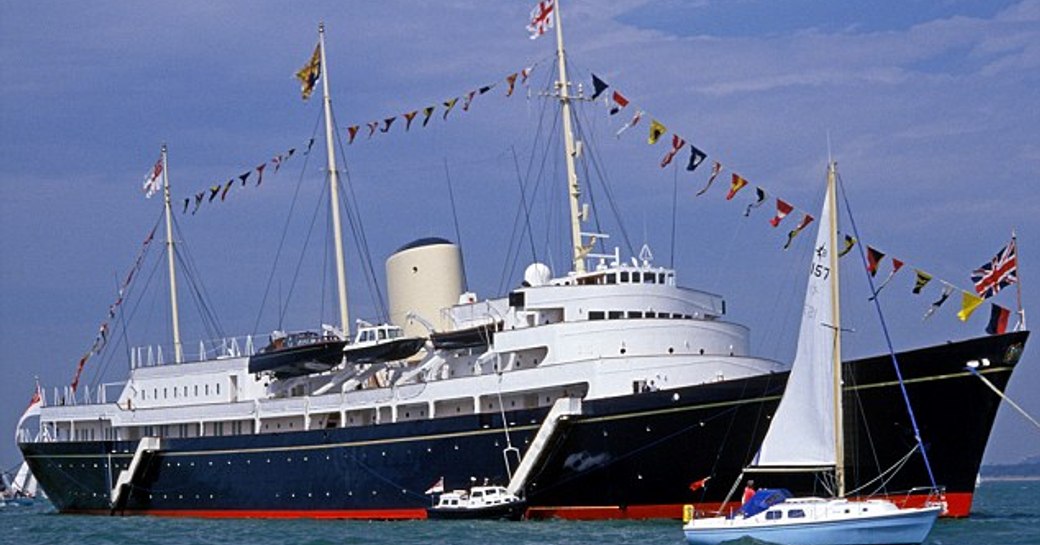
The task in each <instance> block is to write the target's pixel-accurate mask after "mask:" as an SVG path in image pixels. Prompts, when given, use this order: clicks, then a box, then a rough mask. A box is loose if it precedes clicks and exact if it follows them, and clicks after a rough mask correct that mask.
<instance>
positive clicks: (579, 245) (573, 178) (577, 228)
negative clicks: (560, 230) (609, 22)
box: [553, 0, 588, 273]
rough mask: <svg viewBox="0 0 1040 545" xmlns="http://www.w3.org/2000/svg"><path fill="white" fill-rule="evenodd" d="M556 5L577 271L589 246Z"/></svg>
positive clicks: (582, 266) (558, 85) (559, 85)
mask: <svg viewBox="0 0 1040 545" xmlns="http://www.w3.org/2000/svg"><path fill="white" fill-rule="evenodd" d="M555 3H556V7H555V9H553V17H554V18H555V23H556V62H557V64H559V66H560V79H559V80H558V81H557V82H556V88H557V89H558V90H559V93H560V106H561V108H560V115H562V116H563V141H564V152H565V154H566V157H565V159H566V161H567V193H568V196H569V200H570V208H571V249H572V251H573V255H574V264H573V265H574V272H576V273H583V272H585V254H587V253H588V250H586V249H585V245H584V243H583V242H582V240H581V212H580V208H581V203H580V202H579V199H580V198H581V187H580V186H578V171H577V168H576V167H575V165H574V158H575V155H577V151H576V147H575V145H574V133H573V131H572V130H571V98H570V94H569V87H570V82H568V81H567V61H566V59H565V57H564V54H563V25H562V24H561V21H562V19H563V17H562V16H561V15H560V0H556V1H555Z"/></svg>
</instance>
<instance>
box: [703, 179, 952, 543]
mask: <svg viewBox="0 0 1040 545" xmlns="http://www.w3.org/2000/svg"><path fill="white" fill-rule="evenodd" d="M836 178H837V175H836V173H835V165H834V163H831V164H830V165H829V167H828V169H827V196H826V198H825V199H824V201H823V212H822V213H821V214H820V215H821V218H820V223H819V232H818V234H817V237H816V244H815V245H814V246H813V248H815V251H814V252H813V262H812V266H811V267H810V269H809V280H808V285H807V286H806V290H805V309H804V311H803V313H802V321H801V326H800V329H799V335H798V349H797V352H796V354H795V359H794V363H793V364H792V366H791V375H790V378H789V379H788V381H787V388H786V390H785V391H784V394H783V397H782V398H781V400H780V405H779V406H778V407H777V410H776V413H775V414H774V415H773V419H772V421H771V422H770V424H769V429H768V430H767V431H766V436H765V439H763V441H762V446H761V447H759V449H758V454H756V455H755V458H754V461H753V462H752V464H751V465H750V466H749V467H747V468H745V470H744V471H745V472H757V473H791V472H798V473H819V474H821V475H822V476H823V477H824V478H823V479H822V482H824V485H825V486H827V487H828V488H829V489H830V483H831V482H833V485H834V488H833V494H834V497H833V498H829V499H824V498H817V497H801V498H792V497H791V493H790V492H788V491H787V490H785V489H766V490H759V491H757V492H755V493H754V494H753V495H751V496H750V497H748V496H747V495H745V497H744V499H745V501H744V504H743V505H742V506H741V507H740V509H739V510H738V511H737V512H735V513H731V514H730V515H729V516H711V517H706V518H697V517H696V516H695V515H696V513H693V516H690V520H687V521H685V522H686V524H685V525H684V526H683V530H684V532H685V534H686V541H687V542H688V543H689V544H690V545H718V544H719V543H722V542H727V541H730V540H735V539H741V538H743V537H745V536H747V537H751V538H753V539H755V540H761V541H768V542H770V543H777V544H781V545H839V544H840V545H883V544H900V545H903V544H920V543H923V542H924V540H925V539H926V538H927V537H928V534H929V533H930V532H931V531H932V527H933V526H934V525H935V520H936V519H937V518H938V517H939V513H940V512H941V511H943V510H944V506H943V505H942V504H941V503H940V502H938V501H932V500H933V499H934V498H933V497H932V496H931V495H929V501H927V502H926V504H925V506H924V507H899V506H897V505H896V504H895V503H893V502H891V501H888V500H880V499H862V500H849V499H848V498H846V497H845V496H846V490H845V472H844V466H845V454H844V442H845V434H844V427H843V421H844V419H843V415H844V411H843V409H842V404H843V400H844V397H845V394H844V392H843V387H842V365H841V332H842V329H841V309H840V304H839V297H840V295H839V294H840V290H839V277H840V275H839V274H838V252H837V241H838V234H837V228H838V227H837V226H838V218H837V189H836V184H837V182H836ZM893 363H896V360H895V356H893ZM897 377H898V379H899V382H900V384H901V383H902V377H901V375H898V373H897ZM903 395H904V398H905V396H906V394H905V392H904V394H903ZM906 408H907V413H909V415H910V421H911V422H912V424H913V428H914V436H915V437H916V438H917V441H918V449H920V450H921V455H922V456H924V457H925V458H924V460H925V465H926V466H927V465H928V458H927V454H926V453H925V452H924V449H923V448H922V446H921V444H920V443H921V441H922V439H921V437H920V433H919V432H918V431H917V430H918V428H917V422H916V420H915V419H914V416H913V409H912V407H911V406H910V402H909V400H907V401H906ZM928 467H929V475H931V469H930V466H928ZM831 474H833V481H828V480H827V479H826V477H829V476H830V475H831ZM742 477H743V473H742V474H741V476H740V477H738V483H739V480H740V479H741V478H742ZM736 484H737V483H734V489H735V488H736ZM748 484H749V486H750V484H751V483H750V482H749V483H748ZM931 490H932V492H933V493H938V492H940V490H941V489H939V488H938V487H937V485H936V484H935V480H934V478H933V479H932V482H931ZM747 493H748V494H750V493H751V490H750V489H749V490H748V491H747ZM939 499H941V497H940V498H939ZM727 500H728V498H727ZM686 512H687V513H689V512H690V510H687V511H686ZM684 518H685V517H684Z"/></svg>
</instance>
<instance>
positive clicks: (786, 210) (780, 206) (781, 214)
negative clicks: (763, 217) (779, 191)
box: [769, 199, 794, 227]
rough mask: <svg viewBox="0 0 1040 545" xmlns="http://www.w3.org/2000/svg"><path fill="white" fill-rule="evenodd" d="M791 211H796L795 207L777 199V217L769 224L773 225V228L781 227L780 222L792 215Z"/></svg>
mask: <svg viewBox="0 0 1040 545" xmlns="http://www.w3.org/2000/svg"><path fill="white" fill-rule="evenodd" d="M791 210H794V207H793V206H791V205H790V204H787V203H786V202H784V201H783V199H777V200H776V215H775V216H773V219H771V220H769V224H770V225H772V226H773V227H776V226H778V225H780V222H781V221H783V219H784V218H786V217H787V215H788V214H790V213H791Z"/></svg>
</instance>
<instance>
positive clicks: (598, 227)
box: [572, 108, 606, 253]
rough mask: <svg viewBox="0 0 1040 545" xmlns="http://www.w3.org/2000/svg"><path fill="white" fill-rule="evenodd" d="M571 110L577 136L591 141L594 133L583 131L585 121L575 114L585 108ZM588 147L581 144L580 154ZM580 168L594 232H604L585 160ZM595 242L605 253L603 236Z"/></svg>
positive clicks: (581, 139)
mask: <svg viewBox="0 0 1040 545" xmlns="http://www.w3.org/2000/svg"><path fill="white" fill-rule="evenodd" d="M572 111H574V112H576V115H575V116H574V125H575V126H576V127H577V128H578V138H579V139H580V141H585V140H586V139H588V140H589V141H592V140H593V138H592V135H593V134H594V133H592V132H591V131H590V132H588V133H586V132H585V122H583V121H580V120H579V117H578V115H577V114H584V113H585V109H584V108H574V110H572ZM586 119H587V118H586ZM590 124H591V123H590ZM590 147H594V146H585V145H582V150H583V151H582V155H583V156H584V155H585V153H586V152H585V151H584V150H585V149H587V148H590ZM581 170H582V175H583V176H584V177H585V179H586V180H588V183H586V184H585V187H586V188H588V193H589V204H591V205H592V216H593V221H594V222H595V224H596V232H597V233H602V232H604V229H603V225H602V224H601V222H600V217H599V208H598V207H597V206H596V191H595V189H594V188H595V185H594V184H593V183H592V175H591V174H589V162H588V161H587V160H583V161H581ZM596 242H597V243H598V244H599V249H600V252H601V253H606V240H605V239H603V238H600V239H599V240H597V241H596Z"/></svg>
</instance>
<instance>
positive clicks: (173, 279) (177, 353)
mask: <svg viewBox="0 0 1040 545" xmlns="http://www.w3.org/2000/svg"><path fill="white" fill-rule="evenodd" d="M169 172H170V167H169V164H167V162H166V144H163V145H162V177H163V204H164V206H165V210H166V261H167V265H168V266H169V270H170V315H171V316H170V318H171V320H172V321H173V361H174V362H175V363H181V362H182V361H183V359H184V355H183V350H182V349H181V324H180V318H179V317H178V314H179V313H178V310H177V274H176V268H175V267H174V261H173V219H172V216H171V213H170V176H169Z"/></svg>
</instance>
